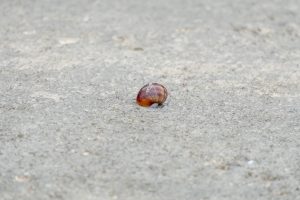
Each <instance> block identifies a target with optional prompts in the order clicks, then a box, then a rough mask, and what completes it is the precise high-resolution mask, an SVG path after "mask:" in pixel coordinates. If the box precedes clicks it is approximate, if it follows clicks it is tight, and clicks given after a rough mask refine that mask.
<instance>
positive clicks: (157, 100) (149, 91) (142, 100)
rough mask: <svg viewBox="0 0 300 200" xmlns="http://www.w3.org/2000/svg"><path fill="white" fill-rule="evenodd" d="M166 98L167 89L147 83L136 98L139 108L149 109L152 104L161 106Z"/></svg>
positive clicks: (156, 84)
mask: <svg viewBox="0 0 300 200" xmlns="http://www.w3.org/2000/svg"><path fill="white" fill-rule="evenodd" d="M167 97H168V92H167V89H166V88H165V87H164V86H163V85H161V84H158V83H149V84H147V85H145V86H144V87H142V88H141V89H140V91H139V93H138V95H137V97H136V102H137V104H139V105H140V106H143V107H149V106H151V105H152V104H158V105H162V104H163V103H164V102H165V101H166V99H167Z"/></svg>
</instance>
